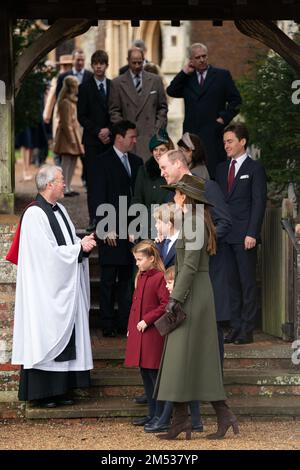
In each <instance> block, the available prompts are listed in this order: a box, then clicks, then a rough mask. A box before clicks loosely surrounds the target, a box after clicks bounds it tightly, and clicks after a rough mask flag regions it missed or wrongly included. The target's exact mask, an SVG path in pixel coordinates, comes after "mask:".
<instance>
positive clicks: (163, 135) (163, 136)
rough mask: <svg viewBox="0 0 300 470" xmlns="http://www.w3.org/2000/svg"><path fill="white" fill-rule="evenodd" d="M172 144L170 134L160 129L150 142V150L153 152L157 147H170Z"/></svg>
mask: <svg viewBox="0 0 300 470" xmlns="http://www.w3.org/2000/svg"><path fill="white" fill-rule="evenodd" d="M169 142H170V139H169V136H168V133H167V131H166V130H165V129H160V130H159V131H158V133H157V134H154V135H153V136H152V137H151V139H150V142H149V149H150V151H151V152H152V151H153V150H154V149H155V147H158V146H159V145H163V144H165V145H168V144H169Z"/></svg>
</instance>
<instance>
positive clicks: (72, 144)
mask: <svg viewBox="0 0 300 470" xmlns="http://www.w3.org/2000/svg"><path fill="white" fill-rule="evenodd" d="M58 116H59V123H58V127H57V131H56V135H55V144H54V152H55V153H57V154H58V155H74V156H78V155H83V154H84V149H83V146H82V144H81V138H82V136H81V128H80V124H79V122H78V121H77V106H76V101H75V100H72V99H70V98H69V97H66V98H64V99H63V100H62V102H61V103H60V106H59V109H58Z"/></svg>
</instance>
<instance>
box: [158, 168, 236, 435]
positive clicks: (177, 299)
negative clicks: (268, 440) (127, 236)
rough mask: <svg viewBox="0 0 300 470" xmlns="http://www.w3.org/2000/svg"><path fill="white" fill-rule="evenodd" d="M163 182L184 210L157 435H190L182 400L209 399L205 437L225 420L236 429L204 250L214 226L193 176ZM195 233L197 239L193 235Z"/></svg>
mask: <svg viewBox="0 0 300 470" xmlns="http://www.w3.org/2000/svg"><path fill="white" fill-rule="evenodd" d="M165 187H166V188H169V189H171V190H173V191H174V190H175V191H176V192H175V197H174V200H175V203H176V204H177V205H178V206H180V207H181V208H182V211H183V215H184V223H183V226H182V230H181V232H180V234H179V237H178V240H177V243H176V274H175V284H174V289H173V292H172V296H171V298H170V300H169V303H168V306H167V310H169V311H171V312H172V311H173V310H174V308H175V307H176V304H178V303H179V304H180V305H181V306H182V308H183V310H184V311H185V312H186V314H187V318H186V320H185V321H184V322H183V323H182V324H181V325H180V326H179V327H178V328H177V329H175V330H174V331H173V332H172V333H170V334H169V335H168V337H167V339H166V344H165V349H164V353H163V357H162V362H161V366H160V370H159V374H158V379H157V383H156V390H155V392H156V393H157V400H169V401H173V402H174V417H173V421H172V425H171V428H170V430H169V432H168V433H167V434H165V435H161V436H158V437H160V438H162V439H175V438H176V437H177V435H178V434H180V433H181V432H186V438H187V439H188V438H190V437H191V421H190V418H189V416H188V406H187V402H189V401H192V400H200V401H210V402H211V404H212V406H213V407H214V409H215V412H216V414H217V420H218V430H217V432H216V433H214V434H210V435H209V436H207V437H208V438H209V439H220V438H222V437H224V436H225V434H226V432H227V430H228V429H229V427H230V426H232V427H233V431H234V432H235V433H238V425H237V419H236V417H235V416H234V415H233V413H232V412H231V410H230V409H229V408H228V406H227V404H226V403H225V398H226V395H225V391H224V387H223V379H222V370H221V364H220V356H219V348H218V338H217V328H216V319H215V309H214V299H213V292H212V286H211V282H210V278H209V272H208V261H209V255H213V254H214V253H215V252H216V239H215V227H214V225H213V223H212V219H211V216H210V212H209V209H208V204H209V203H208V201H207V200H206V199H205V197H204V194H203V191H202V190H201V189H199V182H198V180H197V178H195V177H193V176H191V175H184V176H183V177H182V179H181V180H180V181H179V182H178V183H175V184H171V185H168V186H165ZM199 203H202V204H204V218H203V216H201V213H200V214H199V211H198V208H199V207H200V206H199ZM197 205H198V208H197ZM190 208H192V210H189V209H190ZM191 228H192V229H193V233H191ZM195 229H196V230H195ZM195 234H196V235H195ZM201 234H202V240H197V238H198V237H199V236H200V235H201ZM192 236H193V237H195V236H196V241H197V242H198V243H197V244H196V245H197V246H195V243H194V242H195V240H194V239H193V238H192ZM201 242H202V243H201Z"/></svg>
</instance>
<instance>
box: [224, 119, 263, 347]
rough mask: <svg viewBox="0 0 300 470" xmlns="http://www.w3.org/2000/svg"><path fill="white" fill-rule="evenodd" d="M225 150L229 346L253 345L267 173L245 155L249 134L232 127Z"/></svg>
mask: <svg viewBox="0 0 300 470" xmlns="http://www.w3.org/2000/svg"><path fill="white" fill-rule="evenodd" d="M223 139H224V147H225V150H226V153H227V155H228V157H229V158H230V161H228V162H224V163H221V164H220V165H219V166H218V168H217V173H216V181H217V182H218V183H219V185H220V187H221V189H222V191H223V193H224V196H225V198H226V201H227V204H228V207H229V211H230V214H231V218H232V228H231V230H230V232H229V234H228V235H227V237H226V241H227V243H228V245H229V248H230V297H231V321H230V324H231V330H230V331H229V333H228V335H227V337H226V338H225V342H226V343H232V342H234V343H235V344H247V343H252V342H253V330H254V328H255V321H256V313H257V298H256V276H255V274H256V247H257V243H258V242H259V240H260V231H261V226H262V222H263V218H264V213H265V208H266V201H267V185H266V173H265V170H264V168H263V166H262V165H261V164H260V162H258V161H254V160H252V159H251V158H250V157H249V156H248V155H247V152H246V149H247V145H248V140H249V136H248V131H247V128H246V126H245V125H244V124H233V125H230V126H228V127H227V128H226V129H225V131H224V137H223Z"/></svg>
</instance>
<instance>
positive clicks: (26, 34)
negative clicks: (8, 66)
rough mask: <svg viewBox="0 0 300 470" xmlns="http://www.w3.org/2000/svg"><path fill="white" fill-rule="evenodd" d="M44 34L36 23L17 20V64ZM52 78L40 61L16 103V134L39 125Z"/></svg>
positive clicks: (15, 52)
mask: <svg viewBox="0 0 300 470" xmlns="http://www.w3.org/2000/svg"><path fill="white" fill-rule="evenodd" d="M41 33H42V30H41V29H40V28H39V27H38V25H37V24H36V22H34V21H29V20H17V21H16V24H15V28H14V34H13V47H14V57H15V62H17V61H18V57H19V56H21V55H22V53H23V51H24V49H25V48H26V47H28V46H29V45H30V44H32V42H34V41H35V40H36V39H37V38H38V37H39V36H40V34H41ZM50 78H51V75H49V72H47V71H46V68H45V63H44V60H42V61H40V62H39V63H38V64H37V65H36V67H35V68H34V70H33V71H32V72H30V74H29V75H28V76H27V77H26V79H25V80H24V82H23V83H22V86H21V89H20V91H19V93H18V95H17V97H16V101H15V134H16V135H17V134H18V133H20V132H21V131H23V130H24V129H25V128H26V127H28V126H29V127H31V126H32V127H34V126H36V125H37V123H38V121H39V119H40V116H41V100H42V99H43V93H44V91H45V89H46V87H47V82H48V80H49V79H50Z"/></svg>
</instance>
